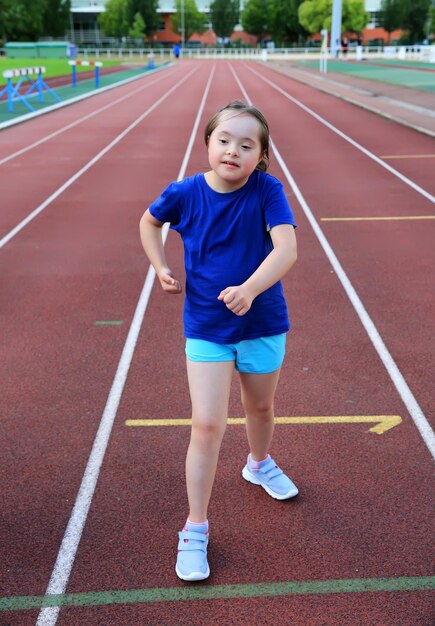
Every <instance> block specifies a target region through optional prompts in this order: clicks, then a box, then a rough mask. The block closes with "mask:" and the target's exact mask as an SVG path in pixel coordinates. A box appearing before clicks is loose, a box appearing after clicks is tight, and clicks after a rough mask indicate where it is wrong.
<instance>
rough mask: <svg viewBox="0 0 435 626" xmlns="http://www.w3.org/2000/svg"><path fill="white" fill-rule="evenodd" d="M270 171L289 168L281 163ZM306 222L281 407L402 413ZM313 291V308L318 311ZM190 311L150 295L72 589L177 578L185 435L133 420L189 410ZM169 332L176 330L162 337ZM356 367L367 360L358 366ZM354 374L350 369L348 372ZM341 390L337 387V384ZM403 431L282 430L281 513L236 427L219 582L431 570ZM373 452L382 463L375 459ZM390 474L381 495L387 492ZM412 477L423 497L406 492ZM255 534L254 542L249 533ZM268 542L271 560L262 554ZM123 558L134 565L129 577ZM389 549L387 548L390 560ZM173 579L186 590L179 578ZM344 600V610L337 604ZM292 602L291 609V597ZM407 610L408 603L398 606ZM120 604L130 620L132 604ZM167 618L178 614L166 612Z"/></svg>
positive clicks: (293, 288) (217, 100) (219, 509)
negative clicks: (285, 488) (257, 482)
mask: <svg viewBox="0 0 435 626" xmlns="http://www.w3.org/2000/svg"><path fill="white" fill-rule="evenodd" d="M216 87H217V88H214V87H212V89H211V92H210V102H208V104H207V106H206V110H205V112H204V116H205V117H206V115H208V113H210V112H211V111H213V112H214V110H215V109H216V108H217V107H218V106H219V105H220V104H222V103H223V102H226V101H227V100H229V99H231V98H233V97H238V96H240V95H241V94H240V90H239V89H238V87H237V85H236V84H235V83H234V82H233V83H231V82H230V75H229V74H228V71H224V68H222V67H219V71H218V72H217V75H216ZM202 143H203V142H202V138H200V137H198V140H197V142H196V144H195V148H194V150H193V153H192V160H191V163H190V165H189V168H188V172H187V174H189V173H192V172H193V171H197V170H202V169H205V168H206V167H207V165H206V158H205V152H204V147H203V145H202ZM273 171H274V172H275V173H276V174H277V175H278V174H280V172H279V169H278V168H277V165H276V162H275V163H274V164H273ZM281 177H282V174H281ZM164 184H166V183H164ZM288 192H289V193H290V191H288ZM293 202H294V203H295V201H294V200H293ZM295 204H296V206H297V203H295ZM300 229H301V234H300V247H301V252H300V256H301V258H302V259H303V263H302V264H300V262H299V264H298V266H299V267H297V268H296V270H295V271H297V273H295V274H293V272H292V275H291V276H289V277H288V279H287V280H286V281H285V283H286V290H287V293H288V297H289V302H290V308H291V311H292V312H293V315H292V317H293V318H294V331H293V335H292V336H291V339H290V344H289V355H288V357H287V360H286V364H285V366H284V370H283V376H282V382H281V389H280V391H279V394H278V397H277V407H276V410H277V414H278V415H287V414H292V415H309V414H312V413H313V407H315V408H316V407H320V408H319V410H320V411H321V412H325V413H327V414H328V413H330V414H337V412H338V413H340V414H341V413H349V412H352V413H364V412H365V411H366V412H370V413H381V412H383V411H387V412H391V413H396V412H398V413H399V414H400V413H403V405H402V403H401V401H400V399H399V398H398V397H397V394H395V393H394V390H393V389H392V385H391V382H390V381H389V379H388V376H387V375H386V372H385V370H384V369H383V367H382V365H381V364H380V362H379V361H378V359H377V357H376V354H375V353H374V351H373V349H372V347H371V345H370V342H369V341H368V339H367V337H366V335H365V333H364V331H363V330H362V329H361V327H360V324H359V322H358V320H357V319H356V318H355V315H354V312H353V311H352V309H351V307H350V305H349V303H348V301H347V298H346V297H345V295H344V293H343V291H342V289H341V287H340V285H339V284H338V283H337V280H336V278H335V276H334V275H333V274H331V271H330V268H329V265H328V263H327V262H326V259H325V257H324V254H323V252H322V251H321V250H320V249H319V246H318V244H317V243H316V240H315V238H314V236H313V235H312V233H310V232H309V230H308V228H307V225H306V222H305V220H304V218H303V216H302V214H301V217H300ZM167 253H168V257H169V259H170V263H171V267H172V268H173V270H174V271H175V272H176V274H177V275H181V274H182V253H181V247H180V243H179V241H178V238H177V237H176V236H175V235H174V234H173V233H170V236H169V238H168V243H167ZM314 298H316V307H313V299H314ZM181 307H182V302H181V299H179V298H170V297H168V296H165V295H164V294H162V293H161V292H160V290H159V289H156V290H155V291H154V292H153V296H152V299H151V302H150V306H149V309H148V311H147V318H146V324H145V325H144V327H143V329H142V332H141V336H140V340H139V343H138V346H137V349H136V353H135V358H134V361H133V364H132V368H131V370H130V373H129V377H128V380H127V384H126V389H125V393H124V396H123V399H122V402H121V405H120V409H119V413H118V420H117V422H116V424H115V430H114V433H113V438H112V441H111V446H110V450H109V455H108V458H107V462H106V466H105V471H104V473H103V474H102V476H101V479H100V483H99V489H98V491H97V494H96V497H95V500H94V503H93V506H92V507H91V511H90V515H89V518H88V524H87V526H86V528H85V532H84V535H83V538H82V543H81V546H80V548H79V553H78V557H77V562H76V567H75V570H74V571H73V574H72V578H71V581H70V585H69V590H70V591H82V590H84V589H86V588H91V589H96V588H98V589H110V588H121V589H126V588H147V587H159V586H164V587H167V586H168V576H169V575H170V572H171V571H172V570H173V559H174V549H175V548H174V541H175V539H174V537H175V530H176V527H177V523H178V524H180V523H182V521H183V520H182V516H183V514H184V512H185V510H186V503H185V494H184V487H183V482H184V481H183V480H182V478H181V477H180V474H181V473H182V466H183V458H184V452H185V448H186V447H187V443H188V437H189V431H188V429H186V428H180V429H177V428H169V429H163V430H161V429H159V428H153V429H146V428H144V429H140V428H138V429H128V428H126V427H125V425H124V422H125V420H126V419H130V418H137V417H141V418H150V419H152V418H155V417H185V416H186V415H189V412H190V407H189V399H188V393H187V389H186V386H185V375H184V358H183V340H182V337H180V330H181V322H180V317H181ZM325 312H326V313H327V315H328V318H332V319H333V320H336V321H338V323H334V324H333V325H331V326H332V327H331V328H330V329H329V330H328V329H326V328H325ZM163 328H165V329H166V332H165V333H164V334H163V332H162V329H163ZM325 355H327V356H325ZM355 363H358V367H357V368H355ZM350 371H352V376H349V372H350ZM337 385H341V386H340V387H339V388H337ZM386 394H388V398H387V399H386ZM314 412H316V411H315V410H314ZM230 414H231V415H233V416H239V415H240V414H241V406H240V401H239V399H238V392H237V390H236V388H234V389H233V393H232V398H231V409H230ZM400 428H401V429H402V430H401V431H399V430H397V431H392V432H391V433H390V434H389V435H388V439H385V440H380V439H377V438H376V439H373V438H372V439H370V437H372V436H371V435H364V434H362V432H361V431H359V430H358V429H357V430H355V431H354V430H352V431H350V430H347V429H346V427H343V428H340V429H339V431H337V430H336V429H335V428H333V427H325V429H322V430H321V431H319V432H318V433H317V434H316V433H315V432H313V431H312V430H310V427H301V429H300V430H299V429H288V428H287V429H286V428H283V429H282V430H280V431H278V429H277V437H276V442H275V445H274V450H275V453H276V456H277V458H282V459H285V460H286V461H285V462H286V463H288V464H290V465H291V467H292V470H291V471H292V472H293V474H292V475H293V476H294V478H295V480H296V481H297V482H298V481H299V482H301V483H302V484H303V487H304V492H303V494H302V497H301V499H299V500H298V501H295V502H294V503H284V504H283V503H281V504H278V506H277V507H271V506H270V502H269V501H267V500H264V499H263V498H262V497H261V494H259V493H258V492H256V491H255V490H254V491H247V490H246V485H245V484H244V483H243V481H242V480H241V479H237V476H238V475H239V473H240V470H241V467H242V465H243V462H244V453H245V449H246V443H245V436H244V433H243V429H242V428H240V429H237V428H235V427H234V428H229V429H228V431H227V435H226V438H225V442H224V447H223V450H222V459H223V460H224V462H223V463H221V465H220V467H219V473H218V478H217V482H216V486H215V492H214V496H213V503H212V506H211V510H210V517H211V519H212V520H213V521H212V524H213V525H212V543H211V558H212V559H213V563H214V569H213V573H212V579H211V583H212V584H230V583H237V582H241V573H240V572H241V571H242V572H243V582H257V581H258V580H265V579H267V580H277V581H279V580H283V579H284V578H285V579H290V580H295V579H297V580H312V579H324V578H326V579H327V578H331V577H340V578H342V577H346V576H349V577H354V576H355V575H360V574H361V575H363V576H364V577H367V576H375V577H376V576H379V575H391V576H395V575H397V574H398V572H400V571H401V569H400V568H401V567H402V563H403V562H406V571H407V572H412V574H413V575H416V574H417V572H420V573H421V569H422V563H423V564H424V563H425V562H426V563H427V558H426V557H427V554H426V550H427V545H426V546H424V545H422V544H421V541H420V539H419V538H417V537H414V536H413V533H412V529H409V528H408V527H407V525H406V524H402V523H400V524H398V523H397V520H401V522H404V521H405V520H406V519H407V517H410V518H412V519H413V524H414V523H415V524H417V525H419V526H420V528H422V529H423V528H425V526H427V508H425V507H426V506H428V503H429V497H430V496H429V492H428V484H429V481H430V468H429V465H424V466H423V468H419V473H417V474H416V473H415V471H414V464H415V461H414V459H411V458H408V459H405V460H404V461H403V462H402V464H401V467H400V468H397V467H396V465H397V455H398V454H401V455H402V454H403V455H405V457H406V456H408V457H409V447H408V443H407V441H408V438H410V439H411V440H412V444H413V445H414V446H415V447H416V448H418V449H419V450H420V452H421V454H422V456H423V457H424V458H426V457H425V454H427V453H426V452H425V450H424V445H423V443H422V442H421V441H420V440H419V438H418V435H417V434H416V431H415V428H414V427H413V425H412V424H411V423H409V422H407V423H405V424H403V425H402V426H401V427H400ZM365 437H368V439H367V440H366V439H365ZM398 450H400V452H398ZM373 457H375V458H376V459H377V463H375V464H374V462H373ZM163 458H164V459H165V466H164V467H163V466H162V459H163ZM127 459H128V461H127ZM144 459H146V461H145V463H146V467H149V468H153V469H152V472H151V474H152V477H150V476H149V475H148V471H147V470H145V475H144V469H143V468H144V465H143V464H144ZM380 468H382V470H380ZM391 468H394V471H393V472H392V471H391ZM380 471H381V472H382V488H381V489H379V488H378V487H379V485H378V481H379V473H380ZM422 476H424V478H422ZM116 481H119V482H122V498H121V501H120V502H117V494H116V492H114V491H113V489H112V487H111V485H113V484H114V483H115V482H116ZM425 481H427V482H425ZM349 483H350V484H349ZM362 485H363V487H362ZM404 485H406V488H407V493H411V492H412V493H413V494H414V496H413V497H410V498H407V497H406V494H404V493H403V487H404ZM386 493H388V494H389V496H388V498H386V496H385V494H386ZM414 498H415V500H420V502H421V503H422V508H421V511H415V500H414ZM368 499H369V500H370V502H371V506H370V507H369V508H368V507H367V501H368ZM150 501H152V502H158V507H155V508H154V507H153V508H152V509H150V508H149V506H148V503H149V502H150ZM235 502H237V506H236V505H235ZM218 503H219V504H218ZM275 504H277V503H274V505H275ZM253 510H255V511H256V514H255V516H253V515H252V511H253ZM337 512H339V513H338V514H337ZM337 515H338V517H337ZM120 519H121V520H122V522H121V523H120ZM103 520H105V521H103ZM177 520H178V522H177ZM264 520H268V522H267V523H268V525H269V524H270V523H271V522H272V520H273V523H275V524H278V525H279V526H280V528H281V531H282V534H281V533H277V534H276V536H275V534H274V536H273V537H271V536H270V535H269V534H268V535H267V540H266V539H265V538H264V537H265V535H264V534H263V533H260V535H259V536H258V529H259V527H260V528H262V529H263V528H264V527H263V524H264ZM376 520H382V528H386V529H393V528H394V532H391V533H389V532H383V531H382V530H381V532H379V530H380V529H379V528H378V526H377V522H376ZM102 524H103V525H104V527H102ZM157 529H158V531H157ZM247 536H249V537H250V541H249V542H246V541H244V540H243V538H246V537H247ZM283 537H285V539H284V540H283ZM289 537H291V541H289V540H288V538H289ZM265 541H267V548H268V555H269V557H267V556H265V553H264V542H265ZM398 545H400V553H398V552H397V546H398ZM94 550H95V551H96V553H95V559H94V560H92V561H90V560H89V558H88V556H87V555H89V554H90V553H91V552H93V551H94ZM403 551H405V553H406V554H405V555H404V552H403ZM109 552H110V554H109ZM126 552H127V553H128V554H129V555H130V554H131V555H132V556H131V558H132V559H133V562H132V567H129V568H128V571H127V572H126V571H125V567H124V563H125V553H126ZM236 552H237V553H236ZM380 552H382V553H383V554H384V553H385V555H386V556H385V558H384V559H383V562H382V567H380V564H379V554H380ZM402 557H404V558H403V561H402ZM357 569H358V572H356V570H357ZM170 584H171V585H177V584H178V585H180V586H182V583H180V582H178V581H176V579H175V576H174V578H173V579H171V583H170ZM328 601H329V603H330V604H329V606H334V607H335V599H333V598H331V597H329V598H328ZM337 602H338V606H339V604H340V601H339V600H338V601H337ZM352 602H354V603H355V604H354V605H353V606H355V610H356V611H357V612H358V610H361V615H363V611H364V609H363V607H364V606H367V605H366V604H365V603H366V602H367V601H366V600H365V599H364V600H362V601H361V608H360V609H358V600H357V599H353V601H352ZM283 604H284V606H285V607H286V608H287V610H288V611H291V607H292V606H293V601H288V600H287V601H286V602H285V603H283ZM243 605H245V601H231V608H230V609H225V606H226V605H225V604H220V603H218V602H215V603H213V613H214V615H215V616H216V619H218V620H220V621H225V619H227V616H228V612H227V611H230V612H231V611H233V610H234V613H231V614H232V615H236V611H237V610H238V609H239V608H240V606H243ZM400 605H401V600H400V599H398V605H397V606H400ZM193 606H194V604H193V605H192V604H189V607H193ZM268 606H273V605H272V604H270V605H269V604H268ZM381 606H382V603H380V605H379V607H378V610H381V613H380V614H379V615H380V616H381V619H383V618H385V617H386V613H382V609H381ZM233 607H234V608H233ZM124 610H125V611H127V613H126V614H127V615H131V613H130V612H129V609H128V608H124ZM139 610H140V615H141V616H142V618H143V619H144V620H146V619H151V618H150V616H152V615H154V612H153V608H152V607H142V608H140V609H139ZM156 610H158V611H160V612H162V611H165V607H162V605H158V608H157V609H156ZM198 610H200V609H199V607H198ZM305 610H306V612H305V613H304V616H303V617H301V622H302V623H304V620H305V623H309V621H308V620H309V619H310V617H311V619H313V620H316V619H320V616H323V610H324V609H323V606H320V605H319V606H318V607H316V606H314V607H313V603H312V602H311V603H307V606H306V607H305ZM398 610H400V609H398ZM407 610H409V611H410V612H412V611H411V609H407ZM121 612H122V611H121ZM92 613H94V614H95V616H98V615H100V616H101V615H102V614H106V615H109V616H112V619H116V618H115V617H114V616H119V615H120V612H119V611H118V609H115V608H111V609H107V610H103V613H100V610H99V609H95V612H94V611H93V612H92ZM164 614H165V615H168V614H167V613H166V611H165V613H164ZM75 615H77V613H76V612H75V611H71V612H70V611H69V610H62V611H61V618H60V623H62V624H72V623H74V616H75ZM309 616H310V617H309ZM95 619H97V617H95ZM167 619H168V622H169V623H176V622H174V621H171V618H170V617H168V618H167ZM172 619H174V618H173V617H172ZM198 619H200V618H198ZM235 623H242V622H237V621H236V622H235ZM314 623H315V621H314ZM331 623H333V622H331Z"/></svg>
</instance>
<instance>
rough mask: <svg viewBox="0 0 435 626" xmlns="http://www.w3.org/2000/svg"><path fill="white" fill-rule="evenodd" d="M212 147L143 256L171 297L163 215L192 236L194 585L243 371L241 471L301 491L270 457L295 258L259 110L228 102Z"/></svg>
mask: <svg viewBox="0 0 435 626" xmlns="http://www.w3.org/2000/svg"><path fill="white" fill-rule="evenodd" d="M205 143H206V146H207V149H208V158H209V163H210V167H211V169H210V171H208V172H207V173H206V174H202V173H201V174H196V175H195V176H192V177H190V178H186V179H184V180H183V181H181V182H175V183H172V184H170V185H169V187H167V188H166V189H165V191H164V192H163V193H162V195H161V196H160V197H159V198H158V199H157V200H156V201H155V202H154V203H153V204H151V206H150V207H149V209H148V210H147V211H146V212H145V214H144V216H143V217H142V219H141V223H140V231H141V239H142V244H143V247H144V249H145V252H146V254H147V256H148V258H149V260H150V262H151V263H152V265H153V266H154V269H155V270H156V274H157V277H158V279H159V280H160V284H161V286H162V288H163V290H164V291H165V292H166V293H169V294H178V293H181V291H182V287H181V284H180V282H179V281H178V280H177V278H176V277H174V275H173V273H172V272H171V270H170V268H169V267H168V263H167V261H166V257H165V252H164V248H163V243H162V236H161V228H162V226H163V224H164V222H170V225H171V228H173V229H174V230H176V231H178V232H179V233H180V235H181V237H182V239H183V242H184V256H185V268H186V298H185V303H184V314H183V319H184V331H185V336H186V356H187V375H188V382H189V391H190V397H191V401H192V431H191V439H190V444H189V448H188V452H187V458H186V484H187V495H188V500H189V516H188V518H187V521H186V524H185V526H184V528H183V530H182V531H181V532H180V533H179V544H178V556H177V564H176V568H175V569H176V573H177V575H178V576H179V578H181V579H182V580H186V581H193V580H203V579H205V578H207V577H208V576H209V574H210V569H209V566H208V562H207V544H208V521H207V509H208V504H209V500H210V495H211V491H212V486H213V481H214V478H215V473H216V468H217V462H218V455H219V449H220V446H221V442H222V438H223V435H224V431H225V426H226V420H227V411H228V401H229V395H230V387H231V380H232V376H233V371H234V368H235V369H236V370H237V371H238V372H239V374H240V384H241V397H242V403H243V407H244V410H245V414H246V431H247V438H248V443H249V448H250V453H249V456H248V459H247V463H246V465H245V467H244V468H243V471H242V476H243V478H245V479H246V480H247V481H249V482H251V483H253V484H254V485H260V486H261V487H263V489H264V490H265V491H266V492H267V493H268V494H269V495H270V496H272V497H273V498H277V499H279V500H285V499H287V498H291V497H293V496H295V495H296V494H297V493H298V489H297V487H296V486H295V485H294V483H293V482H292V481H291V480H290V479H289V478H288V477H287V476H286V475H285V474H284V473H283V471H282V470H281V469H280V468H279V467H278V466H277V465H276V463H275V461H273V459H272V458H271V457H270V455H269V447H270V444H271V440H272V435H273V429H274V414H273V400H274V395H275V389H276V386H277V382H278V378H279V372H280V368H281V364H282V361H283V358H284V353H285V341H286V332H287V331H288V330H289V328H290V325H289V321H288V315H287V308H286V303H285V299H284V295H283V290H282V286H281V283H280V282H279V281H280V279H281V278H282V277H283V276H284V275H285V274H286V273H287V272H288V271H289V269H290V268H291V267H292V265H293V263H294V262H295V261H296V238H295V233H294V228H295V222H294V219H293V215H292V212H291V209H290V207H289V205H288V202H287V199H286V196H285V194H284V191H283V186H282V184H281V183H280V182H279V181H278V180H277V179H276V178H274V177H272V176H270V175H269V174H266V170H267V167H268V164H269V128H268V125H267V122H266V119H265V118H264V116H263V114H262V113H261V112H260V111H259V110H258V109H256V108H255V107H253V106H248V105H246V104H245V103H243V102H241V101H238V100H236V101H234V102H231V103H230V104H229V105H228V106H226V107H224V108H223V109H221V110H220V111H219V112H218V113H216V115H214V117H213V118H212V119H211V120H210V121H209V123H208V125H207V128H206V130H205Z"/></svg>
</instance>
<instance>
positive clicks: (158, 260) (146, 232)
mask: <svg viewBox="0 0 435 626" xmlns="http://www.w3.org/2000/svg"><path fill="white" fill-rule="evenodd" d="M162 226H163V224H162V222H159V221H158V220H156V218H155V217H153V216H152V215H151V213H150V212H149V209H147V210H146V211H145V213H144V214H143V216H142V219H141V221H140V238H141V241H142V245H143V249H144V250H145V254H146V255H147V257H148V259H149V261H150V263H151V265H152V266H153V267H154V269H155V270H156V274H157V277H158V279H159V281H160V284H161V286H162V289H163V291H165V292H166V293H181V291H182V289H181V284H180V283H179V281H178V280H176V279H175V278H174V276H173V274H172V272H171V270H170V269H169V266H168V263H167V261H166V255H165V249H164V247H163V240H162Z"/></svg>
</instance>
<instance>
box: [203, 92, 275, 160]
mask: <svg viewBox="0 0 435 626" xmlns="http://www.w3.org/2000/svg"><path fill="white" fill-rule="evenodd" d="M227 111H229V112H231V111H233V112H234V115H243V114H248V115H252V116H253V117H255V119H256V120H258V122H259V123H260V127H261V130H260V145H261V154H262V158H261V161H260V162H259V164H258V165H257V167H256V168H255V169H257V170H261V171H262V172H265V171H266V170H267V168H268V167H269V138H270V136H269V125H268V123H267V121H266V118H265V117H264V115H263V113H262V112H261V111H259V109H257V108H256V107H254V106H252V105H248V104H245V102H242V100H233V101H232V102H230V103H229V104H227V106H225V107H223V109H219V111H218V112H217V113H216V114H215V115H213V117H212V118H211V120H210V121H209V123H208V124H207V126H206V127H205V131H204V139H205V145H206V146H208V142H209V139H210V135H211V134H212V132H213V131H214V129H215V128H216V127H217V126H218V124H220V122H221V119H222V117H223V116H224V114H225V113H226V112H227Z"/></svg>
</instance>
